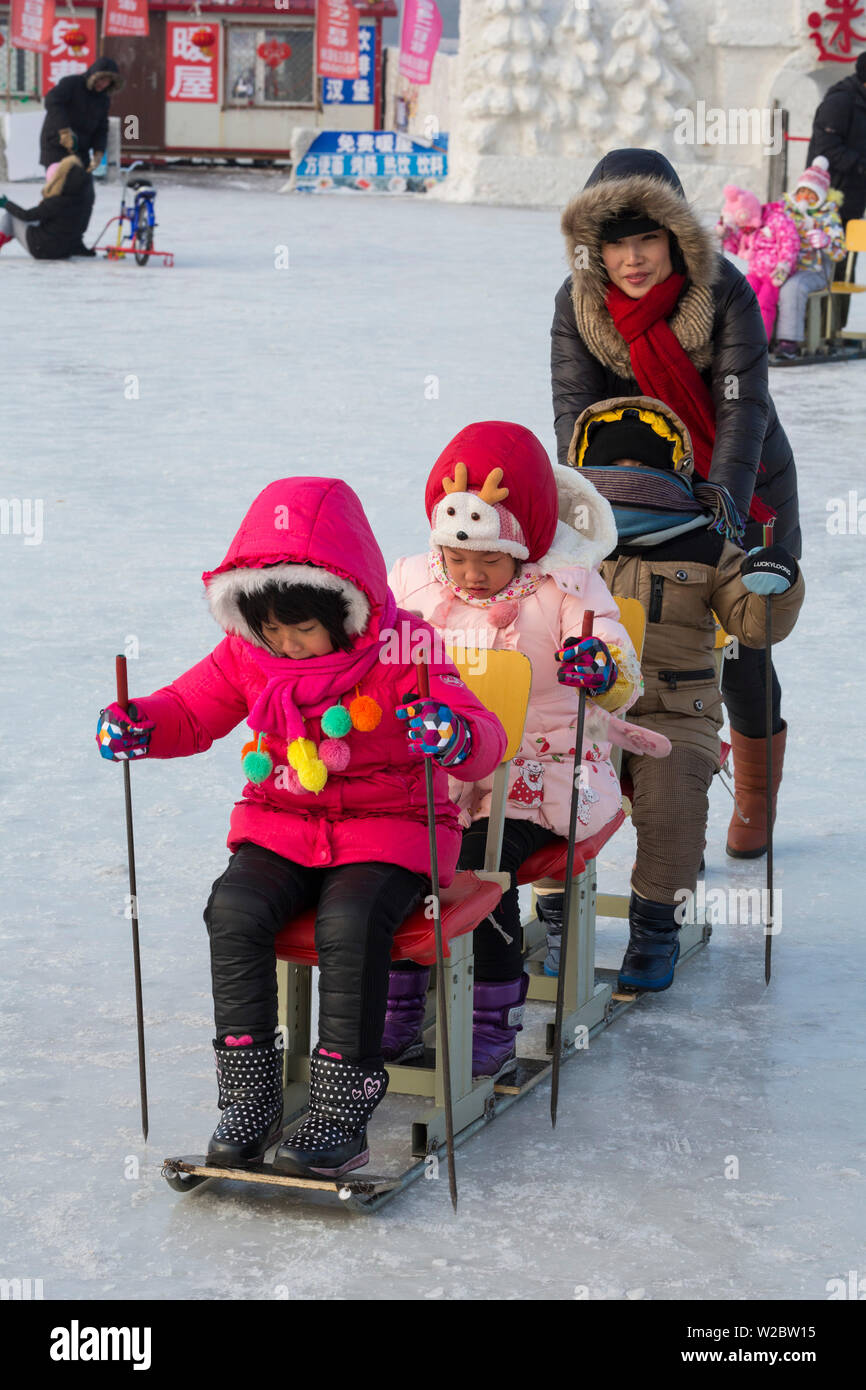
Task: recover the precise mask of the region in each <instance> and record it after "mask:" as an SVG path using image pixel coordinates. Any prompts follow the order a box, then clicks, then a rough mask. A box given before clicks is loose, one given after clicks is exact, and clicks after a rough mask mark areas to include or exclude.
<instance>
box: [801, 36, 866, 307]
mask: <svg viewBox="0 0 866 1390" xmlns="http://www.w3.org/2000/svg"><path fill="white" fill-rule="evenodd" d="M820 154H823V155H824V156H825V157H826V159H827V162H828V163H829V165H830V182H831V184H832V185H833V187H834V188H838V189H839V190H840V191H841V192H842V193H843V194H844V195H845V201H844V203H843V204H842V219H843V221H845V222H850V221H851V219H852V218H854V217H862V216H863V212H864V209H866V53H861V54H860V56H859V58H858V59H857V62H856V64H855V67H854V71H853V72H852V73H851V74H850V75H849V76H848V77H843V78H842V81H841V82H834V84H833V86H832V87H831V88H830V90H829V91H828V92H827V95H826V96H825V97H824V100H823V101H822V102H821V105H820V106H819V107H818V110H817V111H816V112H815V115H814V118H813V121H812V139H811V141H810V142H809V152H808V154H807V156H806V163H807V164H810V165H811V164H814V162H815V158H816V156H817V155H820ZM855 265H856V257H855ZM844 277H845V259H844V258H843V259H842V260H841V261H839V262H838V264H837V265H836V267H835V273H834V277H833V278H834V279H836V280H842V279H844ZM840 299H841V303H840V311H841V321H842V326H843V327H844V326H845V324H846V323H847V321H848V308H849V304H850V299H849V297H848V296H847V295H842V296H840Z"/></svg>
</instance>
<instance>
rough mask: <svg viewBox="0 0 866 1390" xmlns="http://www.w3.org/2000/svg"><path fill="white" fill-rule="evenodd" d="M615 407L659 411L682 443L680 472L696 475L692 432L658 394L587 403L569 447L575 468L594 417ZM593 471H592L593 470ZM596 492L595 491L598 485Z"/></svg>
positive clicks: (685, 475) (687, 476)
mask: <svg viewBox="0 0 866 1390" xmlns="http://www.w3.org/2000/svg"><path fill="white" fill-rule="evenodd" d="M614 410H652V411H653V412H654V413H655V414H657V415H661V416H662V417H663V418H664V420H665V421H666V423H667V425H668V426H669V428H670V429H671V430H672V431H673V432H674V433H675V434H677V435H678V436H679V439H680V441H681V443H682V448H683V456H682V458H681V459H680V460H679V462H678V464H677V472H678V473H679V474H681V475H682V476H683V477H686V478H693V477H694V472H695V457H694V454H693V452H692V439H691V435H690V434H689V432H688V429H687V428H686V426H685V424H684V423H683V421H682V420H681V419H680V417H679V415H677V413H676V411H675V410H671V408H670V406H669V405H665V403H664V401H660V400H657V399H656V398H655V397H654V396H611V398H610V400H606V401H596V402H595V404H594V405H590V406H587V408H586V410H584V411H583V412H582V414H580V415H578V417H577V419H576V420H575V422H574V433H573V435H572V437H571V444H570V446H569V450H568V462H569V465H570V468H571V469H577V468H578V467H579V464H578V458H579V451H580V446H581V444H582V443H583V440H584V437H585V434H586V431H587V429H588V428H589V426H590V425H591V424H592V422H593V420H598V419H600V418H601V417H602V416H604V415H607V414H608V413H609V412H610V411H614ZM565 471H566V472H567V471H568V470H567V469H566V470H565ZM589 471H590V473H591V472H592V470H591V469H590V470H589ZM578 476H579V477H583V476H585V475H583V474H578ZM587 481H588V479H587ZM593 491H595V489H594V488H593ZM611 549H613V547H611ZM608 553H609V552H608Z"/></svg>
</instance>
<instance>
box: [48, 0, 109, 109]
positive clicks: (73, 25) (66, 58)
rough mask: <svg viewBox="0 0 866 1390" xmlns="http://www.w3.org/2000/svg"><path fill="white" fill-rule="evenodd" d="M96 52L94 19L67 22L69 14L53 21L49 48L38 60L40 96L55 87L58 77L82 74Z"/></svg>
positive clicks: (69, 19) (95, 55) (93, 58)
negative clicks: (75, 73) (39, 61)
mask: <svg viewBox="0 0 866 1390" xmlns="http://www.w3.org/2000/svg"><path fill="white" fill-rule="evenodd" d="M82 39H84V43H82V42H81V40H82ZM97 53H98V48H97V43H96V20H95V19H71V18H70V17H69V15H64V17H63V19H55V21H54V24H53V25H52V28H51V46H50V48H49V50H48V53H47V56H46V57H44V58H43V59H42V95H43V96H44V95H45V93H46V92H50V91H51V88H52V87H56V86H57V84H58V82H59V81H60V79H61V77H68V76H69V74H70V73H74V72H86V71H87V69H88V68H89V67H90V64H91V63H93V62H95V61H96V57H97Z"/></svg>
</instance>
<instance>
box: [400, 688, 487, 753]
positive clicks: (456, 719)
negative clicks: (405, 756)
mask: <svg viewBox="0 0 866 1390" xmlns="http://www.w3.org/2000/svg"><path fill="white" fill-rule="evenodd" d="M403 698H404V701H405V703H404V704H402V705H398V706H397V709H396V715H397V718H398V719H407V720H408V721H409V722H408V726H407V729H406V734H407V737H408V739H409V748H410V750H411V751H412V752H413V753H421V754H423V756H424V757H427V758H436V760H437V761H438V762H439V763H440V764H441V765H442V767H456V766H457V764H458V763H462V762H465V761H466V759H467V758H468V757H469V754H470V753H471V751H472V735H471V733H470V732H469V725H468V724H467V723H466V720H465V719H464V718H463V716H462V714H455V713H454V711H453V710H452V709H451V708H450V707H449V706H448V705H444V704H442V702H441V701H440V700H434V699H432V698H431V697H430V696H425V697H422V696H420V695H405V696H404V697H403Z"/></svg>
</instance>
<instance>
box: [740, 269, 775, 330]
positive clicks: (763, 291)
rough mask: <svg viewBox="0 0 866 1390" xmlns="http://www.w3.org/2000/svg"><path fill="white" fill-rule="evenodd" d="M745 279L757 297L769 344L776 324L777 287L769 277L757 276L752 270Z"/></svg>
mask: <svg viewBox="0 0 866 1390" xmlns="http://www.w3.org/2000/svg"><path fill="white" fill-rule="evenodd" d="M746 279H747V280H748V282H749V284H750V285H751V287H752V289H753V290H754V291H755V294H756V295H757V296H758V304H759V305H760V308H761V318H762V319H763V320H764V328H765V329H766V333H767V342H768V343H769V342H770V340H771V339H772V337H773V326H774V324H775V322H776V305H777V304H778V303H779V286H778V285H774V284H773V282H772V280H771V279H770V277H769V275H757V274H756V273H755V271H754V270H752V271H750V272H749V274H748V275H747V276H746Z"/></svg>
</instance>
